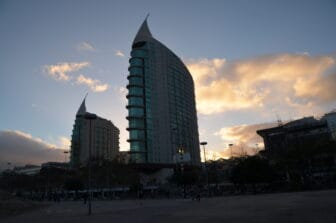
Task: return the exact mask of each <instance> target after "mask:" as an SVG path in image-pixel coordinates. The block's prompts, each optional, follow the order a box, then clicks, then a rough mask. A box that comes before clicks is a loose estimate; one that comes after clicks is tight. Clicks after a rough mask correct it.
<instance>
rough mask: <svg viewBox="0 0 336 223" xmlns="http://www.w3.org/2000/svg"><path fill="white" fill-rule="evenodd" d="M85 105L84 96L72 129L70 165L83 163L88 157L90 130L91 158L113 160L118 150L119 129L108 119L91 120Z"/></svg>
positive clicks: (75, 165)
mask: <svg viewBox="0 0 336 223" xmlns="http://www.w3.org/2000/svg"><path fill="white" fill-rule="evenodd" d="M88 114H90V113H88V112H87V111H86V107H85V98H84V100H83V102H82V104H81V106H80V107H79V109H78V112H77V114H76V120H75V124H74V126H73V130H72V137H71V151H70V164H71V166H72V167H79V166H82V165H85V164H86V162H87V161H88V158H89V142H90V138H89V137H90V131H91V160H95V161H103V160H113V159H114V158H116V157H117V155H118V152H119V129H118V128H117V127H116V126H115V125H114V124H113V123H112V122H111V121H110V120H106V119H104V118H101V117H97V119H94V120H91V129H90V120H88V119H86V118H85V116H86V115H88Z"/></svg>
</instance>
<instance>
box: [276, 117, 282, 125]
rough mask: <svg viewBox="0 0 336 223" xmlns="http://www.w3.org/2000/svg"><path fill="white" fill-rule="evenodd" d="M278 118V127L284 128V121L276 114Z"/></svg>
mask: <svg viewBox="0 0 336 223" xmlns="http://www.w3.org/2000/svg"><path fill="white" fill-rule="evenodd" d="M276 118H277V122H278V126H282V121H281V118H280V116H279V115H278V114H276Z"/></svg>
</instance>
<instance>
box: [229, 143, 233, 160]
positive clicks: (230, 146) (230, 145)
mask: <svg viewBox="0 0 336 223" xmlns="http://www.w3.org/2000/svg"><path fill="white" fill-rule="evenodd" d="M232 146H233V144H232V143H230V144H229V148H230V153H231V155H230V158H231V159H232Z"/></svg>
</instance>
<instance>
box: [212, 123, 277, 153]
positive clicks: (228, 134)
mask: <svg viewBox="0 0 336 223" xmlns="http://www.w3.org/2000/svg"><path fill="white" fill-rule="evenodd" d="M275 126H277V123H261V124H252V125H237V126H231V127H225V128H221V129H220V130H219V131H217V132H215V133H214V135H215V136H219V137H220V138H221V139H222V141H223V143H224V144H225V145H226V150H225V151H223V153H222V155H223V156H227V157H228V156H230V155H231V149H232V153H233V154H236V155H241V154H243V153H247V154H253V153H255V152H256V151H255V150H256V149H257V148H256V147H258V149H263V147H264V144H263V139H262V137H260V136H259V135H258V134H257V133H256V131H257V130H260V129H265V128H272V127H275ZM228 144H233V146H232V148H230V147H229V146H228ZM256 144H258V146H257V145H256Z"/></svg>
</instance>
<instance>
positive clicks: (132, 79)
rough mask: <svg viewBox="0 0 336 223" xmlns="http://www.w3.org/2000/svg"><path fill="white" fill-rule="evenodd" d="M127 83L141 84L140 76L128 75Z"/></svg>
mask: <svg viewBox="0 0 336 223" xmlns="http://www.w3.org/2000/svg"><path fill="white" fill-rule="evenodd" d="M129 84H130V85H132V84H136V85H143V81H142V78H141V77H137V76H133V77H132V76H130V77H129Z"/></svg>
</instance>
